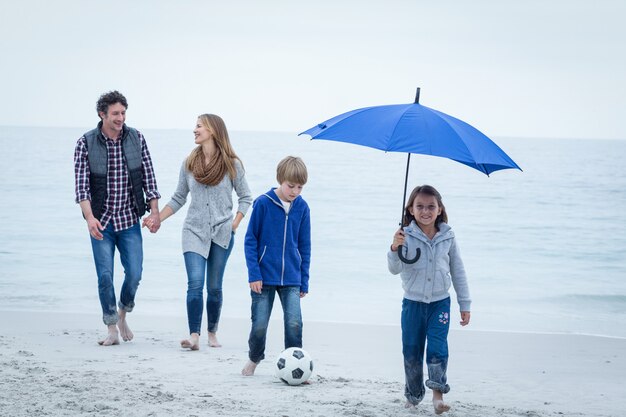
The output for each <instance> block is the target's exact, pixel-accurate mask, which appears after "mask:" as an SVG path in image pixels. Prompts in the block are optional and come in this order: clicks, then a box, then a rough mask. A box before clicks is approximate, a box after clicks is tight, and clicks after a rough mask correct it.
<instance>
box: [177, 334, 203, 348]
mask: <svg viewBox="0 0 626 417" xmlns="http://www.w3.org/2000/svg"><path fill="white" fill-rule="evenodd" d="M180 347H182V348H183V349H190V350H198V349H200V335H199V334H198V333H191V334H190V335H189V339H183V340H181V341H180Z"/></svg>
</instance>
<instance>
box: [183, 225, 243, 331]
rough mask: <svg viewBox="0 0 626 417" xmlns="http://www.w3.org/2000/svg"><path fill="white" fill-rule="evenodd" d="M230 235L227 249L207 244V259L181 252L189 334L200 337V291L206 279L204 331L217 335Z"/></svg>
mask: <svg viewBox="0 0 626 417" xmlns="http://www.w3.org/2000/svg"><path fill="white" fill-rule="evenodd" d="M233 236H234V235H231V238H230V243H229V244H228V248H226V249H224V248H222V247H221V246H219V245H216V244H215V243H211V249H210V250H209V257H208V258H205V257H203V256H202V255H200V254H197V253H195V252H185V253H184V254H183V257H184V258H185V267H186V269H187V321H188V323H189V334H191V333H198V334H200V327H201V326H202V309H203V308H204V306H203V291H204V283H205V279H204V278H205V275H206V289H207V299H206V315H207V330H208V331H209V332H210V333H215V332H217V328H218V325H219V322H220V315H221V313H222V300H223V296H222V282H223V280H224V270H225V269H226V261H228V257H229V256H230V253H231V252H232V250H233V245H234V243H235V239H234V238H233Z"/></svg>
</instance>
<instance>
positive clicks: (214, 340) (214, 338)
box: [209, 332, 222, 348]
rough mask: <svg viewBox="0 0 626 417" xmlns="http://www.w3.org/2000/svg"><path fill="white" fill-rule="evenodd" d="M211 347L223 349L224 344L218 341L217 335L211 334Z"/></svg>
mask: <svg viewBox="0 0 626 417" xmlns="http://www.w3.org/2000/svg"><path fill="white" fill-rule="evenodd" d="M209 346H210V347H214V348H218V347H222V344H221V343H220V342H219V341H218V340H217V333H211V332H209Z"/></svg>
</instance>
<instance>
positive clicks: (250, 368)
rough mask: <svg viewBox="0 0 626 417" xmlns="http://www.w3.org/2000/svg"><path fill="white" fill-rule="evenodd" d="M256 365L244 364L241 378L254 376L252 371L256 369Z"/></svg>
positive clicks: (251, 363) (249, 362)
mask: <svg viewBox="0 0 626 417" xmlns="http://www.w3.org/2000/svg"><path fill="white" fill-rule="evenodd" d="M256 365H257V364H256V363H254V362H252V361H248V363H246V365H245V366H244V367H243V369H242V370H241V375H243V376H252V375H254V370H255V369H256Z"/></svg>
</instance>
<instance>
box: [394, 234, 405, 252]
mask: <svg viewBox="0 0 626 417" xmlns="http://www.w3.org/2000/svg"><path fill="white" fill-rule="evenodd" d="M400 245H404V231H403V230H402V229H398V231H397V232H396V233H395V234H394V235H393V243H392V244H391V250H392V251H394V252H395V251H397V250H398V246H400Z"/></svg>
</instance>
